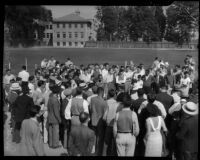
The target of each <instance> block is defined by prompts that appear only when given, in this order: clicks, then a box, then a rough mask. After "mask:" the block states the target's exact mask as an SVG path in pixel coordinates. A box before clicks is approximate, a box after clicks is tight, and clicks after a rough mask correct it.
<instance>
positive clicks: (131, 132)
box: [117, 131, 132, 133]
mask: <svg viewBox="0 0 200 160" xmlns="http://www.w3.org/2000/svg"><path fill="white" fill-rule="evenodd" d="M117 133H132V132H120V131H117Z"/></svg>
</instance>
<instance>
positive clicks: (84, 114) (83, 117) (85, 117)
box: [79, 112, 89, 123]
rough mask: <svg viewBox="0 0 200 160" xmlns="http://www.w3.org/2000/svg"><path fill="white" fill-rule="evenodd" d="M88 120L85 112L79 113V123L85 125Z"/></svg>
mask: <svg viewBox="0 0 200 160" xmlns="http://www.w3.org/2000/svg"><path fill="white" fill-rule="evenodd" d="M88 118H89V114H88V113H86V112H81V113H80V115H79V120H80V122H81V123H85V122H86V121H87V120H88Z"/></svg>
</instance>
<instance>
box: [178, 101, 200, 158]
mask: <svg viewBox="0 0 200 160" xmlns="http://www.w3.org/2000/svg"><path fill="white" fill-rule="evenodd" d="M176 138H177V139H178V141H179V144H177V146H178V147H179V153H178V155H177V157H176V158H177V160H197V157H198V105H197V104H195V103H193V102H187V103H185V104H184V105H183V106H182V117H181V120H180V123H179V128H178V132H177V133H176Z"/></svg>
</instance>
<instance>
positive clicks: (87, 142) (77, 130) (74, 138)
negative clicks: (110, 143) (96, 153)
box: [69, 125, 95, 156]
mask: <svg viewBox="0 0 200 160" xmlns="http://www.w3.org/2000/svg"><path fill="white" fill-rule="evenodd" d="M94 144H95V134H94V132H93V131H92V130H91V129H89V128H88V127H87V126H84V125H80V126H75V127H73V128H72V130H71V132H70V136H69V152H70V153H71V155H72V156H77V155H78V154H79V155H80V156H91V155H92V154H91V152H92V148H93V146H94Z"/></svg>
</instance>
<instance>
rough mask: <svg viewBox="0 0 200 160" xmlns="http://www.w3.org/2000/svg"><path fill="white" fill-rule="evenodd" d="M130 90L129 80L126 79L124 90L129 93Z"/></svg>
mask: <svg viewBox="0 0 200 160" xmlns="http://www.w3.org/2000/svg"><path fill="white" fill-rule="evenodd" d="M130 90H131V81H126V82H125V92H128V93H130Z"/></svg>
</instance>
